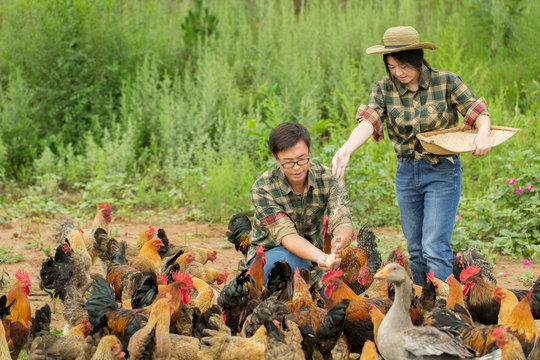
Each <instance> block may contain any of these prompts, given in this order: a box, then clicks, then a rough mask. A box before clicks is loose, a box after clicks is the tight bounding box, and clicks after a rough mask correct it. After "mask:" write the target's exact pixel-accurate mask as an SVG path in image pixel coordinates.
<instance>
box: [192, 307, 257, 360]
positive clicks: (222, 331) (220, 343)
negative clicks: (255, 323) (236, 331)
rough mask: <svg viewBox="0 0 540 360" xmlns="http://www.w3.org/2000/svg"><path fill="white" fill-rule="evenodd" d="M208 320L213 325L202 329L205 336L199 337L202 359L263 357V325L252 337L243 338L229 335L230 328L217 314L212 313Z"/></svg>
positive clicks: (220, 359)
mask: <svg viewBox="0 0 540 360" xmlns="http://www.w3.org/2000/svg"><path fill="white" fill-rule="evenodd" d="M209 321H210V322H211V323H212V325H213V326H212V328H209V329H206V330H204V334H205V336H204V337H202V338H201V351H200V352H199V356H200V357H201V358H202V359H216V360H229V359H239V358H242V359H246V360H247V359H253V360H255V359H264V356H265V352H266V344H267V331H266V328H265V327H264V326H261V327H260V328H259V329H258V330H257V332H255V334H254V335H253V336H252V337H250V338H244V337H240V336H233V335H231V331H230V329H229V328H228V327H227V326H226V325H225V324H224V323H223V319H222V318H221V316H219V315H212V316H211V317H210V320H209ZM214 329H218V330H214ZM240 355H242V357H240Z"/></svg>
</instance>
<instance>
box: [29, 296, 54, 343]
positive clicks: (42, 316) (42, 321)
mask: <svg viewBox="0 0 540 360" xmlns="http://www.w3.org/2000/svg"><path fill="white" fill-rule="evenodd" d="M50 326H51V308H50V307H49V304H45V305H43V306H42V307H41V308H39V309H37V310H36V313H35V315H34V317H33V318H32V325H31V326H30V339H33V338H34V337H35V336H36V334H37V333H38V332H40V331H41V330H44V331H47V332H48V331H50Z"/></svg>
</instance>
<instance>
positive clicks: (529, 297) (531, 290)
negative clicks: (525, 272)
mask: <svg viewBox="0 0 540 360" xmlns="http://www.w3.org/2000/svg"><path fill="white" fill-rule="evenodd" d="M533 289H534V288H531V289H530V290H529V292H528V293H527V296H525V298H527V299H529V300H530V299H531V297H532V292H533Z"/></svg>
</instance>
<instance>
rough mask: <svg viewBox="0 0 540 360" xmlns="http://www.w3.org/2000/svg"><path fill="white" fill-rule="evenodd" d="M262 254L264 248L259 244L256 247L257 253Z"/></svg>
mask: <svg viewBox="0 0 540 360" xmlns="http://www.w3.org/2000/svg"><path fill="white" fill-rule="evenodd" d="M259 254H264V249H263V247H262V245H261V244H259V246H258V247H257V255H259Z"/></svg>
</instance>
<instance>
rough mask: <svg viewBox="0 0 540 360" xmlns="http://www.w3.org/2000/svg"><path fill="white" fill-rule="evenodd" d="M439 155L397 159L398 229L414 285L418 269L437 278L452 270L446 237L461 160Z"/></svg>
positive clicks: (457, 192)
mask: <svg viewBox="0 0 540 360" xmlns="http://www.w3.org/2000/svg"><path fill="white" fill-rule="evenodd" d="M452 160H453V162H452V161H450V160H448V159H447V158H443V157H441V158H440V160H439V163H437V164H435V165H431V164H429V163H428V162H427V161H423V160H410V161H405V160H403V159H398V163H397V167H396V195H397V200H398V205H399V213H400V215H401V228H402V229H403V234H404V235H405V238H406V239H407V249H408V251H409V254H410V259H409V261H410V264H411V272H412V275H413V278H414V279H413V280H414V282H415V284H418V285H421V284H422V283H423V279H422V271H424V272H425V273H426V274H427V273H429V271H430V270H433V271H434V273H435V277H436V278H439V279H441V280H446V278H447V277H448V276H449V275H450V274H451V273H452V264H451V260H452V248H451V247H450V239H451V238H452V231H453V229H454V221H455V219H456V213H457V208H458V204H459V198H460V196H461V161H460V158H459V156H457V155H456V156H453V157H452Z"/></svg>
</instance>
